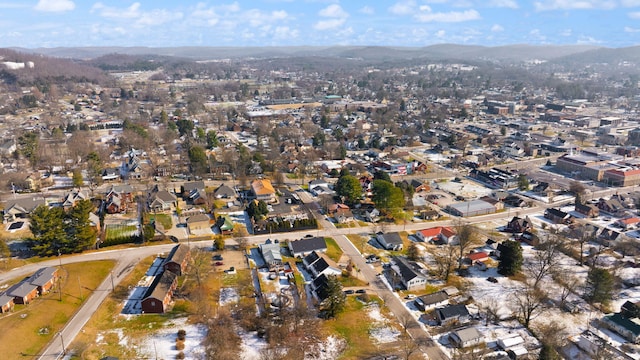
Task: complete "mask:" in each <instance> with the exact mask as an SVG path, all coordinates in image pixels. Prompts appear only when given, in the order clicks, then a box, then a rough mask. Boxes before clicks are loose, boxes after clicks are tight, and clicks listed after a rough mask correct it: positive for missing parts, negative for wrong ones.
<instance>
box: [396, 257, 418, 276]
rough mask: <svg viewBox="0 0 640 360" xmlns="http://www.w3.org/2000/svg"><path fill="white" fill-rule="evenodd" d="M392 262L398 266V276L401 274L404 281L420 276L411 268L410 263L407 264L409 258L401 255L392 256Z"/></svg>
mask: <svg viewBox="0 0 640 360" xmlns="http://www.w3.org/2000/svg"><path fill="white" fill-rule="evenodd" d="M393 262H394V263H395V264H396V266H397V267H398V270H400V276H402V278H403V279H404V280H405V281H409V280H412V279H415V278H417V277H421V276H422V275H421V274H420V273H418V272H417V271H416V270H414V269H413V267H412V266H411V264H409V260H407V259H405V258H403V257H400V256H394V257H393Z"/></svg>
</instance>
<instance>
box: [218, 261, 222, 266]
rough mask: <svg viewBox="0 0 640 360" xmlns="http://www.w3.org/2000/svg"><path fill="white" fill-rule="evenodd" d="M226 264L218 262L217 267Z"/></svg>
mask: <svg viewBox="0 0 640 360" xmlns="http://www.w3.org/2000/svg"><path fill="white" fill-rule="evenodd" d="M222 265H224V263H223V262H222V261H216V266H222Z"/></svg>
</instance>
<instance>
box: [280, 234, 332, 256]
mask: <svg viewBox="0 0 640 360" xmlns="http://www.w3.org/2000/svg"><path fill="white" fill-rule="evenodd" d="M289 248H290V249H291V250H292V251H293V252H294V254H295V253H306V252H309V251H314V250H324V249H326V248H327V242H326V241H325V240H324V238H323V237H312V238H304V239H300V240H294V241H290V242H289Z"/></svg>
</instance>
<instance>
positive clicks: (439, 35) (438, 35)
mask: <svg viewBox="0 0 640 360" xmlns="http://www.w3.org/2000/svg"><path fill="white" fill-rule="evenodd" d="M435 35H436V37H437V38H441V39H442V38H443V37H445V36H446V35H447V32H446V31H444V30H438V31H436V33H435Z"/></svg>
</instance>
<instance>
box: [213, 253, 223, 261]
mask: <svg viewBox="0 0 640 360" xmlns="http://www.w3.org/2000/svg"><path fill="white" fill-rule="evenodd" d="M213 260H216V261H221V260H224V259H223V258H222V255H220V254H216V255H213Z"/></svg>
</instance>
